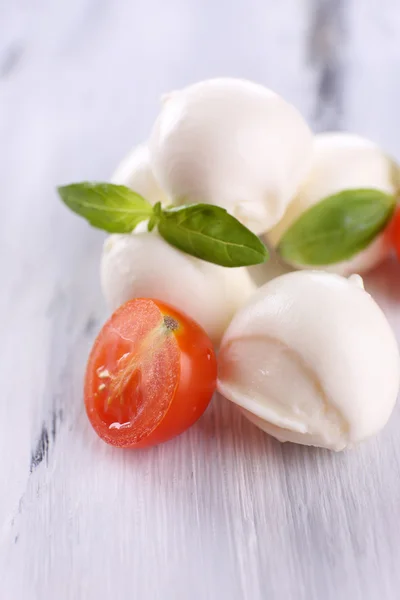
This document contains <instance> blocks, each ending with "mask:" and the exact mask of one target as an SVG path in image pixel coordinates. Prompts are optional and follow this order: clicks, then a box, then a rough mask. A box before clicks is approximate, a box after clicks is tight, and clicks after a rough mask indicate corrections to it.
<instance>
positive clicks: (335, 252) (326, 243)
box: [278, 189, 395, 266]
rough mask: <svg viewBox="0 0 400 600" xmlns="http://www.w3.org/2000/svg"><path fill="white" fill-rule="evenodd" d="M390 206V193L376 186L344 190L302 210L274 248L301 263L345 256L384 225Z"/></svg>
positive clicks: (318, 263) (324, 262)
mask: <svg viewBox="0 0 400 600" xmlns="http://www.w3.org/2000/svg"><path fill="white" fill-rule="evenodd" d="M394 209H395V198H394V196H391V195H389V194H386V193H384V192H381V191H379V190H375V189H358V190H344V191H342V192H340V193H338V194H334V195H333V196H329V197H327V198H324V199H323V200H321V201H320V202H318V204H315V205H314V206H312V207H311V208H309V209H308V210H307V211H306V212H304V213H303V214H302V215H301V216H300V217H299V218H298V219H297V221H295V222H294V223H293V224H292V225H291V226H290V227H289V229H288V230H287V231H286V232H285V234H284V235H283V237H282V239H281V241H280V243H279V245H278V252H279V254H280V256H281V257H282V258H283V259H284V260H285V261H287V262H289V263H292V264H297V265H304V266H306V265H309V266H324V265H331V264H334V263H338V262H341V261H345V260H349V259H350V258H352V257H353V256H354V255H355V254H358V252H361V250H364V249H365V248H366V247H367V246H368V245H369V244H370V243H371V242H372V241H373V240H374V239H375V238H376V236H377V235H378V234H379V233H380V232H381V231H382V230H383V229H384V228H385V226H386V225H387V223H388V222H389V220H390V219H391V217H392V215H393V211H394Z"/></svg>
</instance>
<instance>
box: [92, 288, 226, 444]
mask: <svg viewBox="0 0 400 600" xmlns="http://www.w3.org/2000/svg"><path fill="white" fill-rule="evenodd" d="M216 378H217V364H216V358H215V354H214V350H213V346H212V343H211V340H210V339H209V337H208V335H207V334H206V332H205V331H204V330H203V329H202V328H201V327H200V325H198V324H197V323H196V322H195V321H193V320H192V319H191V318H190V317H188V316H186V315H184V314H183V313H181V312H179V311H177V310H176V309H174V308H172V307H171V306H168V305H167V304H164V303H163V302H159V301H158V300H151V299H148V298H139V299H135V300H130V301H129V302H127V303H126V304H124V305H123V306H121V307H120V308H119V309H118V310H117V311H116V312H115V313H114V314H113V315H112V317H111V318H110V319H109V320H108V321H107V323H106V324H105V325H104V327H103V329H102V330H101V331H100V333H99V335H98V337H97V339H96V341H95V343H94V346H93V349H92V352H91V354H90V357H89V361H88V365H87V370H86V379H85V404H86V411H87V414H88V417H89V420H90V422H91V424H92V426H93V427H94V429H95V431H96V432H97V434H98V435H99V436H100V437H101V438H102V439H103V440H104V441H105V442H107V443H109V444H112V445H113V446H120V447H125V448H143V447H145V446H152V445H154V444H159V443H160V442H165V441H166V440H169V439H171V438H173V437H174V436H176V435H179V434H180V433H182V432H183V431H185V430H186V429H188V428H189V427H190V426H191V425H193V423H194V422H195V421H197V419H198V418H199V417H200V416H201V415H202V414H203V412H204V411H205V409H206V408H207V406H208V404H209V402H210V400H211V398H212V395H213V393H214V391H215V386H216Z"/></svg>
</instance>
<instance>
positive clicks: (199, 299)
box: [101, 232, 256, 344]
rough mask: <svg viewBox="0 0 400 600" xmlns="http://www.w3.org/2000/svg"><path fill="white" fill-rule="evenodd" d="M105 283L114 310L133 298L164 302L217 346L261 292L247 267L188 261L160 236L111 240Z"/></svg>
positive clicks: (103, 264) (106, 250) (103, 263)
mask: <svg viewBox="0 0 400 600" xmlns="http://www.w3.org/2000/svg"><path fill="white" fill-rule="evenodd" d="M101 284H102V289H103V293H104V296H105V299H106V301H107V303H108V305H109V308H110V309H111V310H115V309H116V308H117V307H118V306H120V305H121V304H123V303H124V302H127V301H128V300H130V299H132V298H140V297H145V298H155V299H158V300H162V301H163V302H167V303H168V304H171V305H172V306H175V307H176V308H178V309H179V310H182V311H183V312H185V313H186V314H187V315H189V316H190V317H192V318H193V319H194V320H195V321H197V322H198V323H199V324H200V325H201V326H202V327H203V328H204V329H205V330H206V332H207V333H208V335H209V336H210V338H211V339H212V341H213V342H214V343H215V344H218V343H219V341H220V339H221V336H222V334H223V332H224V331H225V329H226V327H227V326H228V324H229V322H230V320H231V319H232V317H233V315H234V314H235V312H236V310H237V309H238V308H239V307H240V306H241V305H242V304H243V303H244V302H246V301H247V300H248V299H249V297H250V295H251V294H252V293H253V292H254V291H255V289H256V286H255V284H254V283H253V282H252V280H251V278H250V276H249V274H248V273H247V270H246V269H245V268H238V269H228V268H225V267H220V266H218V265H214V264H211V263H208V262H205V261H202V260H200V259H198V258H195V257H193V256H189V255H188V254H185V253H183V252H181V251H180V250H178V249H176V248H174V247H173V246H170V245H169V244H168V243H167V242H166V241H164V240H163V239H162V238H161V237H160V236H159V235H158V234H157V233H155V232H151V233H149V232H144V233H134V234H131V235H111V236H110V237H109V238H108V239H107V240H106V242H105V244H104V249H103V256H102V260H101Z"/></svg>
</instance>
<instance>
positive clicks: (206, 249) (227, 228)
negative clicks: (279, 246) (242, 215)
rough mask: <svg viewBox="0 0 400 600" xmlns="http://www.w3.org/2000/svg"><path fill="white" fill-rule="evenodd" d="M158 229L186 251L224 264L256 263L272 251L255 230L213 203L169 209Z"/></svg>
mask: <svg viewBox="0 0 400 600" xmlns="http://www.w3.org/2000/svg"><path fill="white" fill-rule="evenodd" d="M158 231H159V233H160V235H161V236H162V237H163V238H164V239H165V240H166V241H167V242H169V243H170V244H172V245H173V246H176V248H179V249H180V250H182V251H183V252H186V253H187V254H191V255H193V256H197V258H201V259H203V260H206V261H208V262H212V263H215V264H217V265H222V266H224V267H243V266H249V265H256V264H260V263H263V262H265V261H266V260H267V258H268V250H267V249H266V247H265V246H264V244H263V243H262V242H261V241H260V240H259V239H258V237H257V236H256V235H254V233H252V232H251V231H249V230H248V229H247V227H245V226H244V225H242V224H241V223H240V222H239V221H238V220H237V219H235V217H232V216H231V215H230V214H229V213H227V212H226V210H225V209H223V208H221V207H219V206H213V205H211V204H193V205H191V206H180V207H176V208H171V209H165V210H164V211H163V212H162V214H161V217H160V221H159V223H158Z"/></svg>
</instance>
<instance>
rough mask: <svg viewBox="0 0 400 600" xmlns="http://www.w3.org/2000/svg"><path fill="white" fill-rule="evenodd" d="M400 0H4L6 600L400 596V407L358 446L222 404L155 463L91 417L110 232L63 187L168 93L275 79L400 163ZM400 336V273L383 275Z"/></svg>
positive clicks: (0, 524)
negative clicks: (70, 207) (102, 437)
mask: <svg viewBox="0 0 400 600" xmlns="http://www.w3.org/2000/svg"><path fill="white" fill-rule="evenodd" d="M399 35H400V5H399V3H398V1H397V0H309V1H306V0H279V2H278V1H276V0H248V1H245V0H220V1H218V2H216V1H215V0H202V1H201V2H200V1H197V2H196V0H168V1H166V0H146V2H145V1H139V0H113V1H112V0H57V1H54V0H53V1H51V0H35V1H34V2H33V1H28V0H13V1H12V2H10V1H9V0H0V190H1V199H0V203H1V204H0V206H1V209H2V210H1V219H0V282H1V287H0V332H1V334H0V340H1V345H0V377H1V391H2V393H1V398H0V455H1V463H0V464H1V466H0V599H1V600H50V599H53V598H54V599H57V600H81V599H82V600H106V599H108V598H113V600H125V599H129V600H131V599H134V600H221V599H225V598H226V599H229V600H286V599H287V600H292V599H293V600H320V599H323V600H350V599H351V600H357V599H363V600H376V599H379V600H395V599H397V598H399V595H400V568H399V566H400V436H399V428H400V408H399V407H398V408H397V409H396V410H395V413H394V415H393V417H392V419H391V421H390V423H389V425H388V426H387V428H386V429H385V431H384V432H383V433H382V435H380V436H379V437H378V438H377V439H373V440H371V441H369V442H366V443H364V444H363V445H362V446H360V447H359V448H358V449H356V450H354V451H351V452H345V453H342V454H332V453H329V452H327V451H323V450H315V449H308V448H303V447H296V446H294V445H280V444H279V443H278V442H275V441H274V440H273V439H271V438H269V437H267V436H266V435H265V434H263V433H262V432H260V431H258V430H257V429H255V428H254V427H253V426H252V425H251V424H250V423H248V422H246V421H245V420H244V419H243V418H242V417H241V416H240V414H239V412H238V411H237V410H236V409H235V407H234V406H232V405H229V404H228V403H227V402H226V401H223V400H222V399H221V398H216V399H215V401H214V402H213V405H212V407H211V408H210V409H209V410H208V411H207V413H206V414H205V416H204V417H203V418H202V419H201V420H200V421H199V422H198V424H196V426H195V427H193V428H192V429H191V430H190V431H189V432H188V433H186V434H185V435H183V436H181V437H180V438H179V439H176V440H175V441H172V442H170V443H168V444H165V445H163V446H160V447H157V448H155V449H152V450H149V451H141V452H119V451H118V450H116V449H112V448H109V447H107V446H105V445H104V444H103V443H102V442H100V441H99V440H98V439H97V438H96V437H95V436H94V434H93V433H92V431H91V429H90V428H89V426H88V423H87V420H86V417H85V415H84V411H83V407H82V377H83V371H84V366H85V360H86V357H87V354H88V351H89V348H90V345H91V342H92V341H93V339H94V336H95V334H96V332H97V330H98V329H99V327H100V325H101V323H102V321H103V320H104V318H105V317H106V310H105V307H104V304H103V300H102V298H101V294H100V289H99V281H98V262H99V255H100V251H101V245H102V241H103V235H102V234H101V233H99V232H97V231H94V230H92V229H90V228H89V227H87V225H86V224H85V223H84V222H83V221H81V220H79V219H77V218H75V217H74V216H73V215H72V214H69V213H68V212H67V211H66V210H65V209H64V208H63V207H62V206H61V204H60V203H59V202H58V201H57V198H56V194H55V191H54V190H55V186H56V185H57V184H61V183H66V182H70V181H74V180H80V179H105V178H107V177H109V175H110V173H111V172H112V170H113V168H114V166H115V165H116V163H117V162H118V160H119V159H120V158H121V157H122V156H123V155H124V154H125V153H126V152H127V151H128V150H129V149H130V147H131V146H133V145H134V144H135V143H137V142H140V141H142V140H144V139H145V138H146V137H147V135H148V133H149V130H150V127H151V124H152V121H153V119H154V117H155V115H156V113H157V110H158V108H159V98H160V95H161V94H162V93H163V92H166V91H169V90H170V89H173V88H175V87H178V86H182V85H184V84H187V83H189V82H193V81H196V80H199V79H202V78H206V77H211V76H218V75H231V76H241V77H246V78H250V79H255V80H257V81H260V82H262V83H264V84H266V85H268V86H270V87H272V88H274V89H275V90H277V91H278V92H280V93H282V94H283V95H284V96H285V97H286V98H287V99H288V100H290V101H292V102H294V103H295V104H296V105H297V106H298V108H299V109H300V110H301V111H302V112H303V114H304V115H305V116H306V117H307V118H308V119H309V121H310V122H311V124H312V125H313V127H314V128H315V129H316V130H325V129H331V128H336V129H337V128H339V129H349V130H352V131H355V132H358V133H361V134H364V135H367V136H370V137H372V138H373V139H374V140H376V141H377V142H379V143H381V144H382V145H383V146H384V147H385V148H387V150H388V151H390V152H391V153H393V154H394V156H396V157H397V158H398V159H400V135H399V132H398V130H399V107H400V45H399V42H398V40H399ZM367 288H368V289H369V290H370V291H371V292H372V293H373V294H374V296H375V297H376V298H377V300H378V301H379V303H380V304H381V306H382V307H383V309H384V310H385V312H386V313H387V315H388V317H389V319H390V321H391V323H392V325H393V327H394V328H395V330H396V332H397V334H398V338H399V339H400V268H399V266H398V265H396V264H395V263H394V262H389V263H387V264H386V265H384V266H383V267H381V268H380V269H379V270H377V271H376V272H375V273H372V274H371V275H370V276H369V277H368V279H367Z"/></svg>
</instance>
